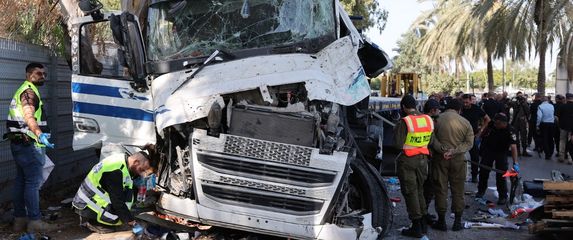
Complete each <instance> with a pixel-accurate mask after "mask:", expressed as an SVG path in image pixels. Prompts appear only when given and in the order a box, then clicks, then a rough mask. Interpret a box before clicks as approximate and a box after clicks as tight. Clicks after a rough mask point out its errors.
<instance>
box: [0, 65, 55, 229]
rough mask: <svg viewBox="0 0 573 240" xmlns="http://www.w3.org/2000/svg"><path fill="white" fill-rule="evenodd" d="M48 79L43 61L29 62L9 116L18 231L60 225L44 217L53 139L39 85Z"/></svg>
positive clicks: (14, 227)
mask: <svg viewBox="0 0 573 240" xmlns="http://www.w3.org/2000/svg"><path fill="white" fill-rule="evenodd" d="M45 81H46V69H45V68H44V65H42V64H41V63H30V64H28V65H27V66H26V80H25V81H24V83H22V85H20V87H19V88H18V89H17V90H16V92H15V93H14V96H13V98H12V101H11V102H10V107H9V111H8V118H7V120H6V130H7V131H6V134H5V135H4V137H5V138H7V139H9V140H10V149H11V151H12V156H13V159H14V162H15V167H16V169H15V171H16V178H15V179H14V195H13V199H12V200H13V203H14V226H13V230H14V232H21V231H24V230H26V231H27V232H29V233H35V232H40V231H41V232H47V231H51V230H54V229H56V227H57V226H55V225H52V224H48V223H46V222H44V221H42V219H41V218H42V214H41V213H40V187H41V186H42V183H43V179H42V168H43V167H44V163H45V162H46V147H48V148H54V144H52V143H50V141H49V139H50V129H49V128H48V124H47V122H46V112H45V111H43V106H44V103H43V101H42V98H41V96H40V91H39V90H38V87H40V86H42V85H44V82H45Z"/></svg>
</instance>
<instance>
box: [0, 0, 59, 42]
mask: <svg viewBox="0 0 573 240" xmlns="http://www.w3.org/2000/svg"><path fill="white" fill-rule="evenodd" d="M0 9H2V12H3V14H0V37H3V38H8V39H14V40H18V41H22V42H28V43H32V44H38V45H44V46H48V47H49V48H50V49H52V50H53V51H55V52H59V53H61V52H63V49H64V47H63V43H62V41H61V39H62V38H63V36H64V31H63V29H62V26H61V24H60V17H59V14H58V9H57V3H55V2H54V1H45V0H27V1H23V0H20V1H14V0H0Z"/></svg>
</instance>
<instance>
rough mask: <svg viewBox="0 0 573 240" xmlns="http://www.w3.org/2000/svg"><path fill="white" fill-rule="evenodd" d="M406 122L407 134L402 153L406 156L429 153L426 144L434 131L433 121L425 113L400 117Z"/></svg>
mask: <svg viewBox="0 0 573 240" xmlns="http://www.w3.org/2000/svg"><path fill="white" fill-rule="evenodd" d="M402 119H403V120H404V122H406V126H407V128H408V134H407V135H406V142H405V143H404V147H403V148H402V149H403V150H404V154H405V155H406V156H408V157H412V156H416V155H420V154H424V155H430V151H429V150H428V144H430V138H431V137H432V132H433V131H434V121H433V120H432V118H431V117H430V116H428V115H426V114H421V115H408V116H406V117H404V118H402Z"/></svg>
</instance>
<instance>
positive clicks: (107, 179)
mask: <svg viewBox="0 0 573 240" xmlns="http://www.w3.org/2000/svg"><path fill="white" fill-rule="evenodd" d="M150 161H151V158H150V157H149V154H147V153H146V152H145V151H140V152H137V153H135V154H132V155H129V156H128V155H127V154H123V153H120V154H113V155H110V156H108V157H106V158H104V159H103V160H101V161H100V162H99V163H97V164H96V165H95V166H94V167H93V168H92V169H91V170H90V172H89V173H88V175H87V177H86V178H85V180H84V181H83V183H82V185H81V186H80V188H79V189H78V192H77V193H76V196H75V197H74V200H73V202H72V205H73V207H74V209H75V211H76V213H78V215H80V224H81V225H82V226H84V227H86V228H88V229H89V230H91V231H93V232H96V233H101V234H103V233H110V232H114V231H116V229H117V228H118V227H120V226H122V224H123V223H127V224H128V225H129V226H130V227H132V228H133V229H134V232H135V231H136V230H141V227H140V226H139V225H138V224H137V223H136V221H135V219H134V217H133V214H132V213H131V212H130V209H131V206H132V205H133V202H134V191H133V179H135V178H137V177H138V176H145V175H146V174H147V173H148V171H149V170H150V169H151V164H150Z"/></svg>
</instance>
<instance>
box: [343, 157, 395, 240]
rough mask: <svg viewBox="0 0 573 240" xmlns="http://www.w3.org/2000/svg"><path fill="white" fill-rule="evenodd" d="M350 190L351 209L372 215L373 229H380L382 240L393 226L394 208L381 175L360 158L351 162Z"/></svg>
mask: <svg viewBox="0 0 573 240" xmlns="http://www.w3.org/2000/svg"><path fill="white" fill-rule="evenodd" d="M350 167H351V168H352V171H353V172H352V174H351V175H350V181H349V183H350V190H349V197H348V198H349V199H348V204H349V206H350V208H351V209H363V210H365V212H371V213H372V227H374V228H378V227H380V228H381V229H382V231H381V232H380V235H379V236H378V239H381V238H382V237H383V236H385V235H386V234H387V233H388V230H390V227H391V225H392V208H391V207H390V199H389V197H388V192H387V190H386V187H385V185H384V182H383V181H382V178H381V177H380V174H378V172H377V171H376V169H374V167H372V166H371V165H370V164H368V163H366V162H365V161H364V160H362V159H360V158H356V159H354V160H353V161H351V162H350Z"/></svg>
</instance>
